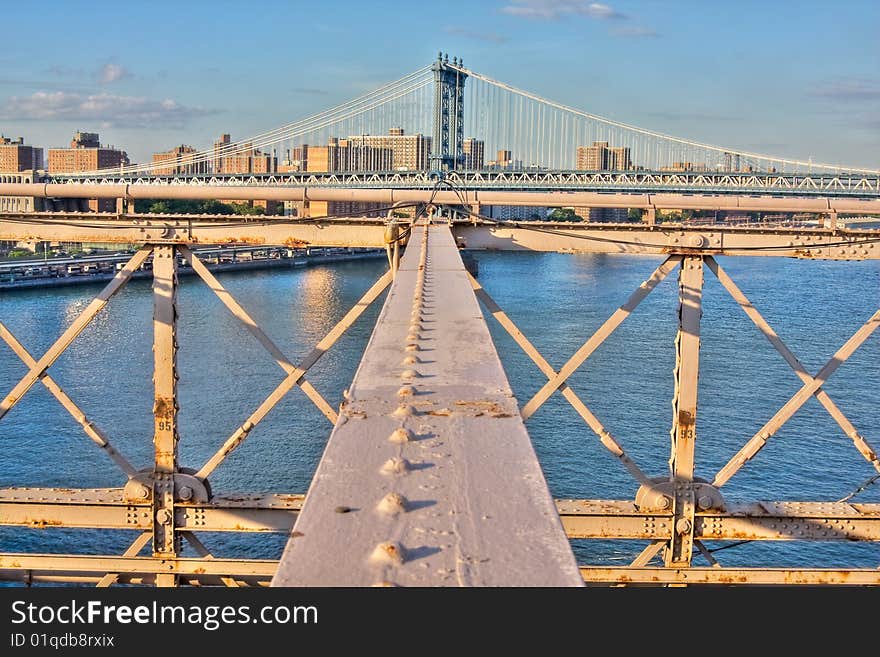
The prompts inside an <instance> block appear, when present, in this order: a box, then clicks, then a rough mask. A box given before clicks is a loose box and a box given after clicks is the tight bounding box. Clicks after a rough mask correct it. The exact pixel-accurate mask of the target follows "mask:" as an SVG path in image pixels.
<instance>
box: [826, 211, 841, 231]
mask: <svg viewBox="0 0 880 657" xmlns="http://www.w3.org/2000/svg"><path fill="white" fill-rule="evenodd" d="M824 223H825V228H830V229H831V230H836V229H837V228H838V227H839V225H838V223H837V211H836V210H832V211H831V212H829V213H828V214H827V216H826V217H825V222H824Z"/></svg>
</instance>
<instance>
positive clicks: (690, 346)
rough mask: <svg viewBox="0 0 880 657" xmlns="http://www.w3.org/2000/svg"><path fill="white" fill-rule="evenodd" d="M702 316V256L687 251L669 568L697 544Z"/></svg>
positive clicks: (681, 290)
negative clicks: (696, 460) (696, 454)
mask: <svg viewBox="0 0 880 657" xmlns="http://www.w3.org/2000/svg"><path fill="white" fill-rule="evenodd" d="M702 316H703V259H702V258H700V257H698V256H686V257H685V258H684V259H683V260H682V261H681V268H680V269H679V276H678V332H677V333H676V336H675V369H674V372H673V377H674V379H675V388H674V392H673V397H672V429H671V431H670V434H671V438H672V461H671V463H670V466H671V467H670V469H671V471H670V481H671V483H672V486H673V495H672V512H673V515H674V520H673V522H674V527H675V531H674V532H673V533H672V540H671V541H670V543H669V549H667V550H666V552H665V562H666V566H667V567H686V566H689V565H690V563H691V558H692V556H693V549H694V514H695V513H696V509H697V500H696V493H695V491H694V486H693V481H694V446H695V443H696V439H697V387H698V383H697V382H698V379H699V374H700V319H701V318H702Z"/></svg>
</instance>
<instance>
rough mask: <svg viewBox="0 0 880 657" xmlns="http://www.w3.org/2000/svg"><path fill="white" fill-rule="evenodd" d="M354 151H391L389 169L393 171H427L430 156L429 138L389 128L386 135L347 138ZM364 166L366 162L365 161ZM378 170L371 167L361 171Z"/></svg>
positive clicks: (400, 129)
mask: <svg viewBox="0 0 880 657" xmlns="http://www.w3.org/2000/svg"><path fill="white" fill-rule="evenodd" d="M348 142H349V143H350V144H351V146H352V147H353V148H354V149H357V148H360V147H372V148H376V149H390V150H391V154H392V157H391V167H390V168H391V169H392V170H394V171H410V170H416V171H419V170H427V168H428V165H429V159H430V156H431V138H430V137H428V136H426V135H423V134H420V133H419V134H412V135H407V134H404V132H403V128H391V129H390V130H389V131H388V134H387V135H356V136H349V137H348ZM365 164H368V162H367V161H366V160H365ZM362 170H364V171H367V170H373V171H376V170H379V169H375V168H372V167H368V168H365V169H362Z"/></svg>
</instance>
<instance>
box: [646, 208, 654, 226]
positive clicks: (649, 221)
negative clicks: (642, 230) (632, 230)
mask: <svg viewBox="0 0 880 657" xmlns="http://www.w3.org/2000/svg"><path fill="white" fill-rule="evenodd" d="M642 221H643V222H644V223H645V224H646V225H648V226H653V225H654V224H656V223H657V208H647V209H646V210H644V211H643V212H642Z"/></svg>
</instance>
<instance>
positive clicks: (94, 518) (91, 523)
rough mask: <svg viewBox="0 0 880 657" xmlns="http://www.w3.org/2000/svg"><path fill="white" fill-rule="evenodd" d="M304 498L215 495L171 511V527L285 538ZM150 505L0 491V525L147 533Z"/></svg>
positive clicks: (51, 491)
mask: <svg viewBox="0 0 880 657" xmlns="http://www.w3.org/2000/svg"><path fill="white" fill-rule="evenodd" d="M304 499H305V496H304V495H290V494H287V495H284V494H263V495H254V494H241V495H231V496H226V497H224V496H219V495H216V496H214V498H212V500H211V501H210V502H205V503H180V502H178V503H177V504H176V505H175V527H176V528H177V529H178V530H186V531H209V532H289V531H290V529H291V528H292V527H293V522H294V520H295V519H296V514H297V512H298V511H299V509H300V508H301V507H302V503H303V500H304ZM151 511H152V507H151V505H150V503H149V501H146V500H144V501H143V502H140V503H131V502H127V501H126V500H125V498H124V496H123V489H122V488H91V489H88V488H87V489H75V490H71V489H69V488H6V489H0V525H6V526H18V527H30V528H36V529H47V528H54V527H64V528H77V529H82V528H99V529H140V530H146V529H152V519H151V518H152V514H151Z"/></svg>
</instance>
